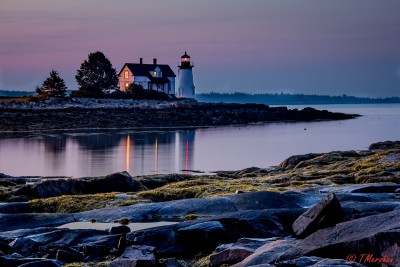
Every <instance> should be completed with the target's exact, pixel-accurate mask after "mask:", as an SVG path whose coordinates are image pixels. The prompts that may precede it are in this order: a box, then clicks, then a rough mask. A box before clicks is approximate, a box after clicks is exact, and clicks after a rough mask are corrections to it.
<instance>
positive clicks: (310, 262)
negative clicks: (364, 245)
mask: <svg viewBox="0 0 400 267" xmlns="http://www.w3.org/2000/svg"><path fill="white" fill-rule="evenodd" d="M275 266H276V267H287V266H291V267H306V266H312V267H330V266H340V267H362V266H364V265H362V264H359V263H356V262H348V261H345V260H340V259H323V258H320V257H300V258H297V259H294V260H288V261H282V262H277V263H275Z"/></svg>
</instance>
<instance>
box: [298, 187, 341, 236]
mask: <svg viewBox="0 0 400 267" xmlns="http://www.w3.org/2000/svg"><path fill="white" fill-rule="evenodd" d="M344 216H345V214H344V211H343V209H342V207H341V206H340V203H339V200H338V199H337V198H336V195H335V194H334V193H329V194H328V195H327V196H326V197H325V198H324V199H322V200H321V202H320V203H318V204H317V205H315V206H314V207H312V208H311V209H309V210H307V211H306V212H305V213H303V214H302V215H301V216H300V217H299V218H297V220H296V221H295V222H294V223H293V232H294V233H295V234H296V235H297V236H299V237H305V236H308V235H310V234H312V233H314V232H315V231H317V230H319V229H322V228H326V227H329V226H334V225H336V224H337V223H339V222H342V221H343V219H344Z"/></svg>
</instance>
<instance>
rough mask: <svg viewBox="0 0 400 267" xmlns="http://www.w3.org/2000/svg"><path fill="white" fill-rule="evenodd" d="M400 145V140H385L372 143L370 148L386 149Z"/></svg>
mask: <svg viewBox="0 0 400 267" xmlns="http://www.w3.org/2000/svg"><path fill="white" fill-rule="evenodd" d="M398 147H400V141H385V142H378V143H373V144H371V145H370V146H369V147H368V149H369V150H384V149H393V148H398Z"/></svg>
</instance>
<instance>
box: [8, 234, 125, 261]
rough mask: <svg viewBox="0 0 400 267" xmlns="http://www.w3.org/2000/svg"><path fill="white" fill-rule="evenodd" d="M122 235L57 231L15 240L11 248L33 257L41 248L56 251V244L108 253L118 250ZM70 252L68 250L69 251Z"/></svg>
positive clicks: (46, 251)
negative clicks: (87, 247) (90, 247)
mask: <svg viewBox="0 0 400 267" xmlns="http://www.w3.org/2000/svg"><path fill="white" fill-rule="evenodd" d="M119 238H120V235H109V234H108V232H107V231H100V230H91V229H57V230H55V231H52V232H48V233H41V234H36V235H29V236H25V237H20V238H17V239H15V240H14V241H13V242H11V243H10V245H11V247H12V248H13V249H15V251H17V252H18V253H21V254H22V255H25V256H27V255H31V254H32V253H34V252H36V251H37V250H38V248H39V247H42V248H44V250H45V251H44V253H48V252H49V251H50V250H54V248H55V247H56V246H55V244H59V245H60V244H62V245H64V246H66V247H71V246H77V247H79V248H80V247H84V246H87V245H89V246H104V247H105V248H106V249H107V250H108V251H111V250H113V249H116V247H117V244H118V240H119ZM61 249H63V250H66V249H64V248H61ZM67 251H68V250H67Z"/></svg>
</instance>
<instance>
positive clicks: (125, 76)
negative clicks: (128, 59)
mask: <svg viewBox="0 0 400 267" xmlns="http://www.w3.org/2000/svg"><path fill="white" fill-rule="evenodd" d="M124 78H125V79H128V78H129V71H127V70H126V71H125V72H124Z"/></svg>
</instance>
